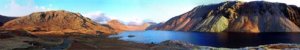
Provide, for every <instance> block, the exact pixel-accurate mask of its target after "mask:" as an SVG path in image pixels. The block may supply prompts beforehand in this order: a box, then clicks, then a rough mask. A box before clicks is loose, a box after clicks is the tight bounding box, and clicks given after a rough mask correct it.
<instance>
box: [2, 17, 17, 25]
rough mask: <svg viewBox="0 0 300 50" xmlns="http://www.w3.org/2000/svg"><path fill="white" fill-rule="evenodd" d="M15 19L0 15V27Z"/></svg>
mask: <svg viewBox="0 0 300 50" xmlns="http://www.w3.org/2000/svg"><path fill="white" fill-rule="evenodd" d="M16 18H17V17H7V16H2V15H0V19H1V20H0V26H2V25H3V24H4V23H6V22H8V21H10V20H13V19H16Z"/></svg>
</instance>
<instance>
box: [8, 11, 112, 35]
mask: <svg viewBox="0 0 300 50" xmlns="http://www.w3.org/2000/svg"><path fill="white" fill-rule="evenodd" d="M3 27H4V28H6V29H13V30H15V29H24V30H28V31H31V32H38V33H40V32H49V31H53V32H79V33H88V34H95V32H96V31H101V32H103V33H112V32H113V31H112V30H110V29H109V28H107V27H104V26H101V25H100V24H97V23H95V22H93V21H91V20H90V19H88V18H86V17H83V16H82V15H80V14H79V13H72V12H69V11H64V10H60V11H47V12H35V13H32V14H30V15H28V16H24V17H21V18H17V19H15V20H12V21H9V22H7V23H5V24H4V26H3Z"/></svg>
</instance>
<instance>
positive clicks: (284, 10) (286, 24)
mask: <svg viewBox="0 0 300 50" xmlns="http://www.w3.org/2000/svg"><path fill="white" fill-rule="evenodd" d="M299 10H300V8H298V7H297V6H294V5H286V4H284V3H272V2H264V1H253V2H237V1H228V2H223V3H219V4H212V5H201V6H198V7H195V8H194V9H193V10H191V11H189V12H187V13H184V14H182V15H179V16H176V17H173V18H171V19H170V20H168V21H167V22H166V23H165V24H163V25H162V26H158V27H155V28H153V29H154V30H174V31H198V32H300V28H299V26H300V11H299Z"/></svg>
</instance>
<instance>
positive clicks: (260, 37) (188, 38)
mask: <svg viewBox="0 0 300 50" xmlns="http://www.w3.org/2000/svg"><path fill="white" fill-rule="evenodd" d="M129 35H133V36H134V37H128V36H129ZM115 36H120V37H121V38H120V40H125V41H135V42H138V43H160V42H162V41H166V40H180V41H185V42H189V43H192V44H196V45H202V46H214V47H229V48H238V47H245V46H257V45H263V44H274V43H300V40H298V39H300V34H299V33H237V32H230V33H204V32H176V31H153V30H150V31H131V32H123V33H121V34H118V35H115Z"/></svg>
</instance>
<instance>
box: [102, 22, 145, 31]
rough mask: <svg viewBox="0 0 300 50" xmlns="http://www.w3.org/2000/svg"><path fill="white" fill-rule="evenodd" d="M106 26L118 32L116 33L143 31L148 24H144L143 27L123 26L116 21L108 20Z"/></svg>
mask: <svg viewBox="0 0 300 50" xmlns="http://www.w3.org/2000/svg"><path fill="white" fill-rule="evenodd" d="M107 25H108V26H110V27H111V28H113V29H114V30H118V32H122V31H143V30H145V29H146V28H147V27H148V26H149V24H147V23H144V24H143V25H125V24H123V23H121V22H120V21H118V20H110V21H109V22H107Z"/></svg>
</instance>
